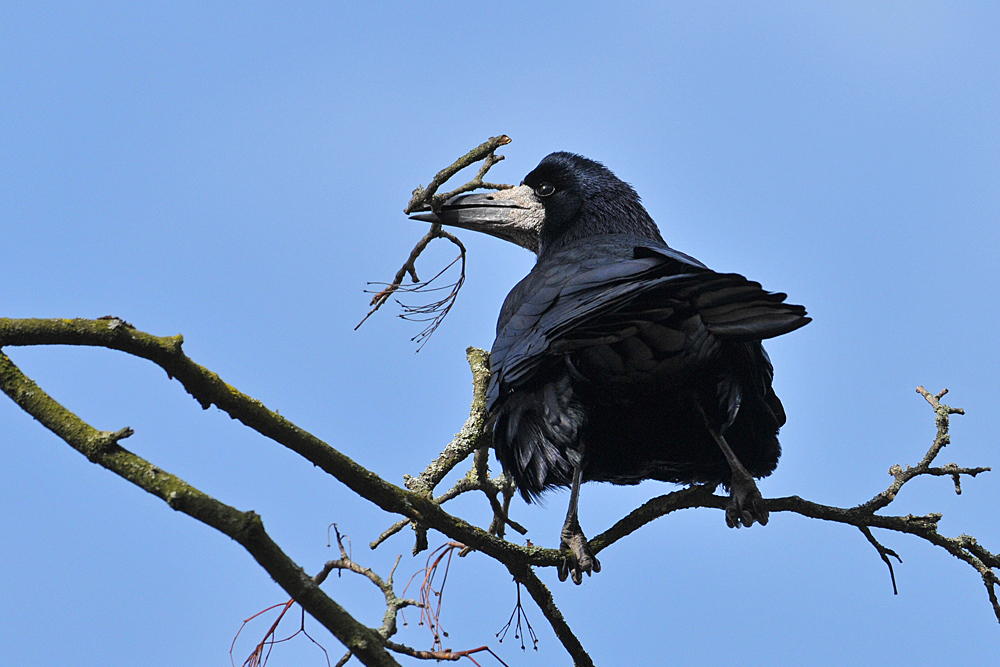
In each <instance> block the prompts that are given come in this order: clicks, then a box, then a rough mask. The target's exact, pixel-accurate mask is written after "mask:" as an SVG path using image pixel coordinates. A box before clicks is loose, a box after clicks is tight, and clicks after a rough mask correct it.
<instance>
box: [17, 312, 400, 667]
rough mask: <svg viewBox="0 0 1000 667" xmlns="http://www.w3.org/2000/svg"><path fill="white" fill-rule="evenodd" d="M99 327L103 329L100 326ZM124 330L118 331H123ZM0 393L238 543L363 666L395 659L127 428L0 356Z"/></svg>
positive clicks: (247, 522) (255, 527)
mask: <svg viewBox="0 0 1000 667" xmlns="http://www.w3.org/2000/svg"><path fill="white" fill-rule="evenodd" d="M101 325H102V326H105V327H106V326H108V325H107V324H106V323H105V322H101ZM123 329H124V328H123ZM0 389H2V390H3V392H4V393H5V394H7V395H8V396H9V397H10V398H11V399H12V400H13V401H14V402H15V403H17V404H18V405H19V406H20V407H21V408H22V409H23V410H24V411H25V412H27V413H28V414H30V415H31V416H33V417H34V418H35V419H37V420H38V421H40V422H41V423H42V425H43V426H45V427H46V428H48V429H49V430H50V431H52V432H53V433H55V434H56V435H57V436H59V437H60V438H62V439H63V440H65V441H66V443H67V444H69V445H70V446H71V447H73V448H74V449H76V450H77V451H79V452H80V453H81V454H83V455H84V456H86V457H87V458H88V459H90V461H92V462H93V463H96V464H98V465H100V466H103V467H104V468H107V469H108V470H110V471H112V472H114V473H116V474H118V475H119V476H121V477H123V478H124V479H126V480H128V481H129V482H132V483H133V484H135V485H136V486H138V487H139V488H141V489H143V490H144V491H147V492H149V493H151V494H153V495H154V496H157V497H159V498H160V499H162V500H163V501H165V502H166V503H167V504H168V505H170V507H171V508H173V509H175V510H177V511H179V512H183V513H185V514H187V515H188V516H191V517H192V518H195V519H197V520H199V521H201V522H203V523H205V524H207V525H209V526H211V527H212V528H215V529H216V530H218V531H219V532H221V533H224V534H225V535H228V536H229V537H231V538H233V539H234V540H235V541H237V542H239V543H240V544H241V545H243V547H244V548H245V549H246V550H247V551H249V552H250V554H251V555H252V556H253V557H254V559H255V560H256V561H257V562H258V563H260V565H261V567H263V568H264V569H265V570H266V571H267V573H268V574H270V575H271V577H272V578H274V580H275V581H276V582H277V583H278V585H279V586H281V587H282V588H284V589H285V590H286V591H287V592H288V594H289V595H291V596H292V597H293V598H295V599H296V600H297V601H298V602H299V603H300V604H301V605H302V606H303V607H304V608H305V609H306V610H307V611H308V612H309V613H310V614H311V615H312V616H313V617H314V618H315V619H316V620H318V621H319V622H320V623H321V624H323V625H324V626H325V627H326V628H327V629H328V630H329V631H330V632H331V633H332V634H333V635H334V636H335V637H336V638H337V639H339V640H340V641H341V642H343V644H344V645H345V646H347V647H348V648H350V649H351V650H352V651H353V652H354V653H355V655H357V656H358V659H359V660H361V662H363V663H364V664H365V665H379V666H381V667H387V666H389V665H397V663H396V661H395V660H393V659H392V657H391V656H390V655H389V654H388V653H386V651H385V649H384V648H382V640H381V637H380V636H379V635H378V634H376V633H375V632H374V631H372V630H371V629H370V628H367V627H365V626H364V625H362V624H361V623H359V622H358V621H356V620H355V619H354V618H353V617H352V616H351V615H350V614H349V613H347V611H346V610H345V609H344V608H343V607H341V606H340V605H339V604H337V603H336V602H334V601H333V600H332V599H331V598H329V597H327V595H326V594H325V593H324V592H323V591H322V590H320V588H319V586H318V585H317V584H316V582H314V581H313V579H312V578H311V577H309V576H308V575H306V574H305V572H303V571H302V568H301V567H299V566H298V565H297V564H295V563H294V562H293V561H292V560H291V559H290V558H289V557H288V556H286V555H285V553H284V552H283V551H282V550H281V549H280V548H279V547H278V545H277V544H275V543H274V542H273V541H272V540H271V538H270V537H269V536H268V534H267V533H266V532H265V531H264V524H263V522H262V521H261V519H260V517H259V516H258V515H257V514H255V513H254V512H240V511H239V510H237V509H235V508H234V507H231V506H229V505H226V504H224V503H221V502H219V501H218V500H216V499H215V498H212V497H211V496H209V495H207V494H205V493H202V492H201V491H199V490H198V489H196V488H194V487H193V486H191V485H190V484H187V483H186V482H184V481H183V480H182V479H180V478H179V477H176V476H175V475H172V474H170V473H168V472H166V471H165V470H162V469H160V468H158V467H156V466H155V465H153V464H151V463H150V462H149V461H146V460H145V459H143V458H141V457H139V456H137V455H135V454H133V453H132V452H130V451H128V450H126V449H123V448H122V447H121V446H120V445H118V440H119V439H121V438H122V437H124V434H126V433H127V434H131V429H122V430H121V431H118V432H116V433H109V432H107V431H98V430H97V429H95V428H94V427H92V426H91V425H90V424H87V423H86V422H84V421H83V420H82V419H80V418H79V417H78V416H77V415H75V414H74V413H72V412H70V411H69V410H67V409H66V408H65V407H63V406H62V405H61V404H60V403H58V402H57V401H56V400H55V399H53V398H52V397H51V396H49V395H48V394H46V393H45V392H44V391H42V389H41V388H40V387H39V386H38V385H37V384H35V383H34V382H33V381H31V380H30V379H29V378H28V377H27V376H25V375H24V374H23V373H22V372H21V370H20V369H19V368H17V366H15V365H14V364H13V363H12V362H11V361H10V359H9V358H8V357H7V355H5V354H3V353H2V352H0Z"/></svg>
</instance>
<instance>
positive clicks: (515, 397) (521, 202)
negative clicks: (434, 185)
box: [414, 153, 810, 583]
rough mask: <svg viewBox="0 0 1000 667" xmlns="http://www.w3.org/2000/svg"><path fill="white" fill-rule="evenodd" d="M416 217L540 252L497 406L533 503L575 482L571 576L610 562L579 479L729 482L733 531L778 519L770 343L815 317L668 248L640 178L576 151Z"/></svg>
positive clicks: (495, 395) (512, 311) (511, 331)
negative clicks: (583, 510)
mask: <svg viewBox="0 0 1000 667" xmlns="http://www.w3.org/2000/svg"><path fill="white" fill-rule="evenodd" d="M414 217H415V218H416V219H419V220H424V221H427V222H438V223H442V224H445V225H453V226H456V227H463V228H466V229H472V230H476V231H482V232H485V233H487V234H491V235H493V236H497V237H499V238H502V239H505V240H507V241H511V242H513V243H516V244H518V245H520V246H523V247H525V248H528V249H529V250H532V251H534V252H535V253H537V255H538V261H537V263H536V264H535V267H534V268H533V269H532V270H531V272H530V273H529V274H528V275H527V276H525V278H524V279H523V280H521V282H519V283H518V284H517V285H516V286H515V287H514V289H513V290H511V292H510V294H508V295H507V299H506V301H505V302H504V305H503V309H502V310H501V311H500V319H499V321H498V322H497V338H496V341H495V342H494V343H493V350H492V352H491V354H490V368H491V371H492V373H493V376H492V379H491V381H490V386H489V390H488V397H487V407H488V409H489V413H490V416H491V418H492V419H493V420H494V426H493V447H494V448H495V450H496V453H497V458H498V459H499V460H500V463H501V464H502V465H503V468H504V470H506V471H507V472H508V473H510V474H511V475H512V476H513V478H514V480H515V482H516V483H517V487H518V489H519V490H520V492H521V494H522V495H523V496H524V498H525V500H527V501H528V502H530V501H531V500H533V499H535V498H537V497H538V496H539V495H541V494H542V493H543V492H544V491H546V490H547V489H550V488H552V487H556V486H569V487H570V488H571V493H570V502H569V511H568V513H567V516H566V523H565V525H564V526H563V530H562V547H563V548H566V549H569V550H570V551H571V552H572V556H568V557H567V561H566V562H565V563H564V565H563V567H561V568H560V572H559V574H560V578H561V579H565V578H566V576H567V574H568V573H570V572H572V575H573V580H574V581H575V582H576V583H580V581H581V580H582V573H583V572H587V573H588V575H589V574H590V572H591V571H593V572H599V571H600V569H601V566H600V562H599V561H598V560H597V558H596V557H595V556H594V554H593V553H592V551H591V549H590V547H589V546H588V544H587V539H586V537H585V536H584V534H583V531H582V530H581V528H580V524H579V521H578V518H577V503H578V499H579V491H580V483H581V482H587V481H602V482H611V483H613V484H637V483H639V482H640V481H642V480H644V479H657V480H662V481H665V482H677V483H688V484H691V483H705V484H722V485H723V486H725V487H728V489H729V490H730V498H731V500H730V503H729V506H728V508H727V510H726V522H727V523H728V524H729V526H730V527H739V526H740V525H743V526H747V527H749V526H751V525H752V524H753V522H754V521H755V520H756V521H758V522H759V523H761V524H762V525H763V524H766V523H767V519H768V513H767V510H766V509H765V508H764V507H763V505H762V504H761V503H760V502H759V501H760V500H761V495H760V492H759V491H758V490H757V485H756V484H755V483H754V477H757V478H760V477H766V476H767V475H769V474H771V472H772V471H774V469H775V466H777V463H778V456H779V454H780V453H781V447H780V446H779V444H778V437H777V436H778V428H779V427H780V426H781V425H782V424H784V423H785V412H784V409H783V408H782V406H781V401H779V400H778V397H777V396H776V395H775V394H774V391H773V390H772V388H771V379H772V372H773V371H772V367H771V362H770V360H769V359H768V356H767V353H766V352H765V351H764V348H763V347H762V346H761V344H760V341H761V340H762V339H765V338H772V337H774V336H780V335H781V334H784V333H788V332H789V331H793V330H795V329H798V328H799V327H801V326H804V325H805V324H807V323H808V322H809V321H810V318H808V317H806V311H805V308H803V307H802V306H795V305H790V304H786V303H784V299H785V298H786V295H785V294H781V293H769V292H766V291H764V290H763V289H761V286H760V285H759V284H758V283H755V282H751V281H749V280H747V279H746V278H744V277H743V276H741V275H738V274H735V273H716V272H714V271H712V270H710V269H709V268H708V267H706V266H705V265H704V264H702V263H701V262H699V261H698V260H696V259H694V258H693V257H689V256H688V255H685V254H683V253H681V252H678V251H676V250H673V249H672V248H670V247H669V246H667V244H666V243H664V241H663V238H662V237H661V236H660V232H659V230H658V229H657V227H656V224H655V223H654V222H653V220H652V218H650V216H649V214H648V213H647V212H646V209H645V208H643V206H642V204H641V203H640V201H639V196H638V194H637V193H636V192H635V190H634V189H633V188H632V187H631V186H630V185H628V184H627V183H625V182H623V181H622V180H620V179H619V178H617V177H616V176H615V175H614V174H613V173H612V172H611V171H610V170H609V169H607V168H606V167H605V166H604V165H602V164H600V163H598V162H594V161H592V160H588V159H587V158H584V157H582V156H580V155H575V154H573V153H553V154H551V155H549V156H548V157H546V158H545V159H544V160H542V161H541V163H540V164H539V165H538V166H537V167H536V168H535V169H534V170H533V171H532V172H531V173H530V174H528V175H527V176H526V177H525V178H524V181H523V182H522V184H521V185H520V186H519V187H516V188H513V189H510V190H501V191H498V192H492V193H487V194H473V195H464V196H459V197H456V198H454V199H452V200H450V201H449V202H448V203H446V204H445V205H444V206H442V207H441V209H440V210H439V211H437V213H436V214H435V213H429V214H422V215H417V216H414Z"/></svg>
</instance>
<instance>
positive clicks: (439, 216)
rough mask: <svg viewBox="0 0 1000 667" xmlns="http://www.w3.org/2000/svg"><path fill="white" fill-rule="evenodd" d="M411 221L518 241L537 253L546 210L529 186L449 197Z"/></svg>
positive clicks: (512, 241) (517, 242) (513, 241)
mask: <svg viewBox="0 0 1000 667" xmlns="http://www.w3.org/2000/svg"><path fill="white" fill-rule="evenodd" d="M410 219H411V220H421V221H423V222H430V223H437V224H441V225H447V226H449V227H461V228H462V229H470V230H472V231H476V232H483V233H484V234H489V235H490V236H496V237H497V238H501V239H504V240H505V241H510V242H511V243H515V244H517V245H519V246H521V247H522V248H527V249H528V250H531V251H532V252H536V253H537V252H538V235H539V233H540V231H541V226H542V220H544V219H545V209H544V208H543V207H542V204H541V202H540V201H539V200H538V197H536V196H535V193H534V191H533V190H532V189H531V188H529V187H528V186H526V185H521V186H518V187H516V188H510V189H508V190H497V191H496V192H487V193H481V194H472V195H459V196H457V197H454V198H452V199H450V200H448V201H447V202H446V203H445V204H444V205H443V206H441V208H440V209H438V211H437V212H436V213H433V212H431V213H420V214H417V215H411V216H410Z"/></svg>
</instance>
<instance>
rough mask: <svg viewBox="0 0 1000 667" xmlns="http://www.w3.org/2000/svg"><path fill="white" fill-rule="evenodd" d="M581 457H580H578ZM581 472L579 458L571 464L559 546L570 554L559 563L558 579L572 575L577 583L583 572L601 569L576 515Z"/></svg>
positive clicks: (581, 578) (580, 580) (561, 579)
mask: <svg viewBox="0 0 1000 667" xmlns="http://www.w3.org/2000/svg"><path fill="white" fill-rule="evenodd" d="M580 458H581V459H582V457H580ZM582 473H583V461H582V460H579V461H577V462H576V463H575V464H574V465H573V486H572V487H571V488H570V492H569V510H567V512H566V523H564V524H563V527H562V541H561V544H560V548H562V549H569V550H570V551H571V552H573V555H572V556H567V557H566V558H564V559H563V562H562V563H561V564H560V565H559V581H566V577H567V576H568V575H570V574H572V575H573V583H574V584H577V585H579V584H580V582H582V581H583V573H584V572H586V573H587V576H588V577H589V576H590V573H591V572H600V571H601V561H599V560H597V556H595V555H594V552H593V551H591V549H590V544H588V543H587V536H586V535H584V534H583V530H582V529H581V528H580V519H579V516H578V515H577V505H578V504H579V500H580V482H581V477H582Z"/></svg>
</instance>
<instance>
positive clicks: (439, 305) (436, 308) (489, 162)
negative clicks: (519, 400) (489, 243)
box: [354, 134, 513, 352]
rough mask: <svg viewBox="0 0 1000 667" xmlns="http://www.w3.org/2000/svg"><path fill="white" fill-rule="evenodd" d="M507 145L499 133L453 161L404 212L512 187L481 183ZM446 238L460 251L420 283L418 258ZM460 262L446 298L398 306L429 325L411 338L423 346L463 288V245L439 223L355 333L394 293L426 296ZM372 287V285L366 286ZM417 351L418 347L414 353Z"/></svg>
mask: <svg viewBox="0 0 1000 667" xmlns="http://www.w3.org/2000/svg"><path fill="white" fill-rule="evenodd" d="M509 143H510V137H508V136H507V135H505V134H502V135H500V136H497V137H490V138H489V139H488V140H486V141H485V142H483V143H482V144H480V145H479V146H477V147H476V148H473V149H472V150H471V151H469V152H468V153H466V154H465V155H463V156H462V157H460V158H459V159H457V160H455V162H453V163H452V164H451V165H449V166H447V167H445V168H444V169H442V170H441V171H439V172H438V173H437V175H436V176H434V178H433V179H431V182H430V185H428V186H427V187H426V188H424V187H423V186H417V189H416V190H414V191H413V197H412V198H411V199H410V203H409V204H407V205H406V208H404V209H403V212H404V213H406V214H407V215H409V214H411V213H416V212H418V211H432V210H433V211H436V210H437V209H438V208H440V207H441V205H442V204H443V203H444V202H446V201H448V200H449V199H451V198H452V197H454V196H455V195H459V194H462V193H463V192H471V191H472V190H478V189H479V188H486V189H489V190H505V189H508V188H511V187H513V186H512V185H505V184H502V183H487V182H485V181H483V177H484V176H486V172H488V171H489V170H490V168H491V167H493V165H495V164H496V163H497V162H500V161H501V160H503V156H502V155H496V154H495V151H496V150H497V149H498V148H500V147H501V146H506V145H507V144H509ZM480 160H482V161H483V164H482V166H481V167H480V168H479V171H478V172H477V173H476V176H475V177H474V178H473V179H472V180H471V181H469V182H468V183H466V184H465V185H461V186H459V187H458V188H456V189H454V190H452V191H451V192H448V193H446V194H443V195H439V194H435V193H436V192H437V190H438V188H439V187H441V186H442V185H444V184H445V183H446V182H447V181H448V180H449V179H451V177H452V176H454V175H455V174H457V173H458V172H459V171H461V170H462V169H465V168H466V167H468V166H470V165H473V164H475V163H476V162H479V161H480ZM439 238H445V239H448V240H449V241H451V242H452V243H454V244H455V245H457V246H458V248H459V256H458V257H457V258H455V260H454V261H453V262H452V263H451V264H449V265H448V266H446V267H445V268H444V269H442V270H441V271H440V272H439V273H438V274H437V275H436V276H434V277H433V278H431V279H430V280H428V281H427V282H424V283H421V282H420V279H419V278H418V277H417V264H416V262H417V258H418V257H420V255H421V254H422V253H423V252H424V250H426V249H427V246H428V245H430V243H431V241H433V240H434V239H439ZM458 261H461V263H462V266H461V272H460V273H459V277H458V280H456V281H455V282H454V283H452V284H450V285H448V286H446V287H445V288H444V289H446V290H448V293H447V295H446V296H445V297H444V298H443V299H440V300H438V301H435V302H433V303H429V304H426V305H423V306H408V305H405V304H403V303H400V304H399V305H400V306H401V307H402V308H403V313H402V314H401V315H400V317H402V318H403V319H405V320H412V321H417V322H429V324H428V325H427V326H426V327H425V328H424V330H423V331H421V332H420V333H418V334H417V335H416V336H414V337H413V340H414V341H416V342H418V343H420V347H423V345H424V343H426V342H427V339H428V338H430V336H431V334H433V333H434V332H435V331H436V330H437V328H438V326H440V324H441V322H442V321H443V320H444V318H445V317H446V316H447V315H448V313H449V312H450V311H451V307H452V306H453V305H455V300H456V299H457V298H458V292H459V290H461V289H462V285H463V284H464V283H465V246H464V245H463V244H462V242H461V241H460V240H459V239H458V237H457V236H455V235H454V234H451V233H450V232H446V231H444V230H443V229H442V228H441V225H440V224H437V223H435V224H432V225H431V228H430V230H429V231H428V232H427V233H426V234H425V235H424V237H423V238H422V239H420V240H419V241H417V244H416V245H415V246H413V250H411V251H410V256H409V258H407V260H406V261H405V262H404V263H403V266H401V267H400V269H399V271H397V272H396V276H395V278H393V280H392V282H390V283H388V284H385V283H381V284H384V285H385V287H384V288H383V289H381V290H380V291H378V292H377V293H376V294H375V296H373V297H372V301H371V304H370V305H371V306H372V308H371V310H370V311H368V314H367V315H365V317H364V319H362V320H361V321H360V322H358V325H357V326H356V327H354V329H355V330H357V329H358V327H360V326H361V325H362V324H364V323H365V320H367V319H368V318H369V317H371V316H372V315H373V314H374V313H375V311H377V310H378V309H379V308H381V307H382V305H383V304H384V303H385V302H386V301H388V300H389V297H391V296H392V295H393V294H395V293H396V292H413V293H425V292H429V291H433V290H434V289H439V288H431V287H430V285H431V283H433V282H434V281H435V280H436V279H437V278H439V277H440V276H441V275H442V274H443V273H444V272H445V271H447V270H448V269H449V268H450V267H451V266H452V265H454V264H455V262H458ZM407 274H409V275H410V278H411V279H412V280H413V282H414V283H417V284H416V285H414V286H413V287H405V288H404V287H402V284H403V279H404V278H405V277H406V275H407ZM369 284H372V283H369ZM417 351H418V352H419V351H420V350H419V348H418V350H417Z"/></svg>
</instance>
